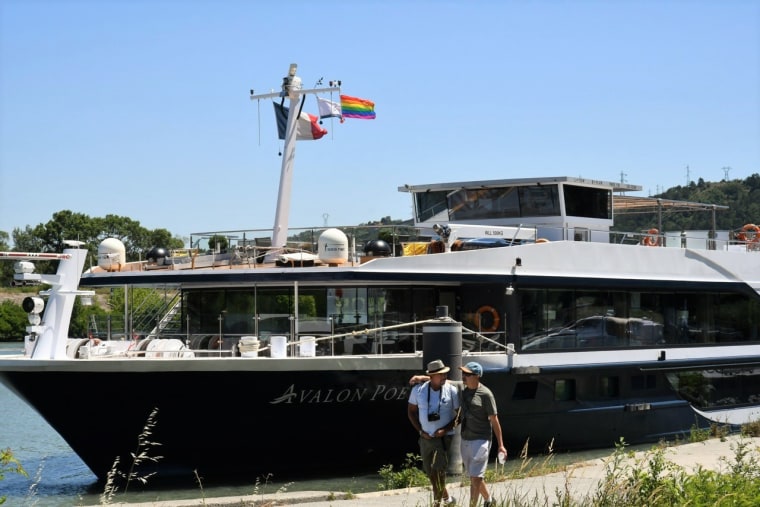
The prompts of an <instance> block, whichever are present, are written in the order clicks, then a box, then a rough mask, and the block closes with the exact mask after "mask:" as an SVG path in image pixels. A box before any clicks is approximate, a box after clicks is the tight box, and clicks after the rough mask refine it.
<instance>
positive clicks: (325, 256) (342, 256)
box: [317, 229, 348, 264]
mask: <svg viewBox="0 0 760 507" xmlns="http://www.w3.org/2000/svg"><path fill="white" fill-rule="evenodd" d="M317 255H318V256H319V260H320V261H322V262H324V263H326V264H343V263H345V262H346V261H347V260H348V237H347V236H346V235H345V233H344V232H343V231H341V230H340V229H327V230H326V231H325V232H323V233H322V234H320V236H319V242H318V244H317Z"/></svg>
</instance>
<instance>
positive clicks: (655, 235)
mask: <svg viewBox="0 0 760 507" xmlns="http://www.w3.org/2000/svg"><path fill="white" fill-rule="evenodd" d="M642 244H643V245H645V246H660V231H659V230H657V229H655V228H654V227H653V228H651V229H649V230H648V231H647V235H646V236H644V239H643V240H642Z"/></svg>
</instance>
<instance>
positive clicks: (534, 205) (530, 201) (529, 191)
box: [519, 185, 560, 217]
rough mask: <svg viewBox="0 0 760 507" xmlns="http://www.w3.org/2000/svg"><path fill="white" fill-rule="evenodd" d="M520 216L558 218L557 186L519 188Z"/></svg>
mask: <svg viewBox="0 0 760 507" xmlns="http://www.w3.org/2000/svg"><path fill="white" fill-rule="evenodd" d="M519 194H520V215H521V216H524V217H552V216H560V210H559V190H557V185H536V186H530V187H519Z"/></svg>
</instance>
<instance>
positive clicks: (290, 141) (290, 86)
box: [251, 63, 340, 260]
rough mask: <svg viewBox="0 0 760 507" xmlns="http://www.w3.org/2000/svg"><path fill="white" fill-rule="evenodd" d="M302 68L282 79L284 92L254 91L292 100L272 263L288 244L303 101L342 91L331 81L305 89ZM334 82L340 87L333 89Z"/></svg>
mask: <svg viewBox="0 0 760 507" xmlns="http://www.w3.org/2000/svg"><path fill="white" fill-rule="evenodd" d="M297 70H298V65H297V64H295V63H291V64H290V68H289V69H288V75H287V76H285V77H284V78H282V91H280V92H273V93H265V94H263V95H254V94H253V90H251V100H260V99H267V98H274V97H280V98H282V100H283V101H284V100H285V97H287V98H288V99H290V110H289V111H288V123H287V126H286V129H285V145H284V147H283V150H282V169H281V171H280V190H279V193H278V194H277V210H276V212H275V216H274V227H273V228H272V247H274V249H273V250H271V251H270V252H269V253H268V254H267V260H272V258H273V257H275V256H276V255H277V254H278V250H279V249H282V248H285V246H286V244H287V241H288V219H289V216H290V190H291V186H292V181H293V161H294V159H295V153H296V134H297V132H298V128H297V127H296V122H297V119H298V116H299V115H300V109H301V108H300V107H299V101H300V100H301V98H302V97H303V96H305V95H307V94H309V93H313V94H316V93H324V92H333V91H337V92H340V81H337V82H334V81H330V85H331V87H330V88H310V89H303V88H301V78H300V77H298V76H296V71H297ZM333 83H337V84H338V86H336V87H332V84H333Z"/></svg>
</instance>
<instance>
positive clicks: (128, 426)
mask: <svg viewBox="0 0 760 507" xmlns="http://www.w3.org/2000/svg"><path fill="white" fill-rule="evenodd" d="M501 358H503V356H501ZM2 362H3V364H2V372H0V380H1V381H2V382H3V383H4V384H5V385H7V386H8V387H9V388H10V389H11V390H13V391H14V392H15V393H16V394H18V395H19V396H20V397H21V398H22V399H24V400H25V401H26V402H27V403H29V404H30V405H31V406H32V407H34V408H35V409H36V410H37V411H38V412H39V413H40V414H41V415H42V417H43V418H45V420H46V421H47V422H48V423H49V424H50V425H51V426H52V427H53V428H54V429H55V430H56V431H57V432H58V433H60V435H61V436H62V437H63V438H64V439H65V440H66V442H67V443H68V444H69V445H70V446H71V447H72V449H73V450H74V451H75V452H76V453H77V454H78V455H79V456H80V457H81V458H82V460H83V461H84V462H85V463H86V464H87V466H88V467H89V468H90V469H91V470H92V471H93V472H94V473H95V474H96V475H97V476H98V477H99V478H105V477H106V475H107V474H108V472H109V470H112V469H113V468H114V466H115V467H116V468H117V469H119V470H121V471H126V470H127V469H129V468H130V467H131V465H132V464H133V463H132V458H131V455H130V453H134V454H139V453H140V452H143V451H144V452H145V454H146V456H147V457H149V458H156V460H155V461H153V460H151V459H144V460H142V463H141V464H140V467H139V468H138V469H137V470H139V471H140V472H139V473H143V474H147V473H151V472H158V474H159V476H160V477H162V478H167V477H171V476H183V475H185V476H192V475H193V474H195V473H198V474H199V475H200V476H202V477H207V478H211V477H229V478H232V477H236V478H247V479H250V480H255V479H256V478H263V477H265V476H267V475H269V474H272V475H273V476H275V477H278V478H283V479H284V478H298V477H307V476H326V475H331V474H339V473H357V472H360V471H361V472H366V473H373V472H377V471H378V470H379V469H380V468H381V467H383V466H385V465H388V464H392V465H394V466H399V465H401V464H403V462H404V461H405V458H406V455H407V454H408V453H415V452H416V450H417V442H416V439H417V436H416V434H415V433H414V431H413V430H412V428H411V426H410V425H409V423H408V420H407V418H406V403H407V399H408V395H409V378H410V377H411V376H412V375H415V374H418V373H420V372H421V371H422V370H423V369H422V358H421V357H419V356H411V355H410V356H399V357H391V356H388V357H387V358H382V359H380V358H371V359H370V358H361V357H355V358H345V359H333V358H313V359H293V360H291V359H282V360H277V359H265V360H263V361H262V360H261V359H252V360H247V359H244V358H238V359H234V360H222V361H219V360H216V359H208V360H204V359H196V360H192V361H187V360H143V361H139V362H135V361H119V360H103V361H98V360H89V361H81V360H80V361H50V362H44V361H42V362H40V361H34V363H35V364H34V365H32V364H29V363H30V361H29V360H26V361H25V362H26V363H27V364H25V365H23V368H17V369H14V368H12V366H10V365H9V363H12V362H13V361H12V360H3V361H2ZM126 363H129V365H131V366H130V369H127V368H126ZM486 364H488V362H486ZM138 365H139V366H138ZM136 366H137V367H136ZM489 368H490V369H489V370H488V372H487V375H486V377H485V378H484V382H485V383H486V385H488V386H489V387H490V388H491V389H492V390H493V391H494V393H495V395H496V397H497V403H498V408H499V417H500V420H501V423H502V427H503V428H504V436H505V441H506V442H507V446H508V448H509V450H510V453H512V454H513V455H518V454H519V453H520V452H521V451H522V450H523V449H525V448H527V450H528V452H530V453H544V452H551V451H559V450H577V449H590V448H610V449H612V448H614V446H615V443H616V442H619V441H620V440H621V439H622V440H624V441H625V442H627V443H645V442H656V441H658V440H660V439H671V438H679V437H685V436H686V435H687V432H688V428H690V427H692V426H696V427H703V428H704V427H706V426H707V425H708V424H709V422H708V421H706V420H705V419H704V418H702V417H700V416H698V415H697V414H696V413H695V411H694V410H693V409H692V408H691V406H690V405H689V404H688V403H687V402H686V401H684V400H682V399H680V398H679V397H678V395H677V393H676V392H674V391H673V390H672V389H670V388H669V387H668V384H667V382H665V380H664V377H660V378H659V379H658V380H656V381H655V382H656V384H657V385H658V386H660V387H658V388H656V389H653V390H651V391H650V392H649V393H648V396H647V397H646V398H644V397H641V396H637V395H633V394H631V395H626V396H623V397H619V398H618V399H616V401H615V402H614V403H612V402H605V401H603V400H601V401H600V400H587V399H583V398H579V399H576V400H573V401H567V402H563V401H561V400H560V401H558V400H555V399H554V394H553V393H554V383H555V381H556V378H555V377H554V376H553V375H551V374H520V373H518V372H515V371H510V370H509V369H508V368H506V367H501V368H499V367H496V366H495V365H493V364H491V366H489ZM604 372H605V368H601V367H600V368H598V369H587V370H586V371H580V370H579V371H577V372H575V373H574V374H572V375H571V376H568V374H567V372H566V373H564V374H563V375H562V378H565V379H567V378H573V379H575V382H576V383H578V384H582V383H584V382H587V381H589V380H590V379H591V378H593V377H595V376H598V375H600V374H603V373H604ZM607 372H608V373H614V374H615V375H618V376H620V377H621V378H623V379H628V378H630V376H631V375H636V374H637V373H638V372H639V369H638V368H620V369H617V370H614V371H612V370H609V369H607ZM526 382H527V383H529V384H533V383H535V385H536V388H537V392H536V393H534V395H533V397H532V398H531V399H525V400H520V399H519V396H517V395H516V394H515V393H516V392H519V391H520V389H521V388H519V387H517V386H518V384H520V385H522V384H524V383H526ZM51 386H55V389H56V391H57V392H58V393H63V394H60V395H55V396H52V395H51V393H50V389H51ZM154 410H156V413H155V416H154V418H153V422H154V425H153V426H152V427H151V428H146V423H147V421H148V418H149V416H150V414H151V412H152V411H154ZM146 429H149V435H146V436H144V440H145V441H147V442H152V443H154V444H156V445H150V446H146V447H142V448H139V445H138V439H139V438H140V435H141V434H143V433H144V432H145V431H146ZM526 446H527V447H526ZM117 456H118V458H119V463H118V464H117V465H114V460H115V459H116V458H117Z"/></svg>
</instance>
